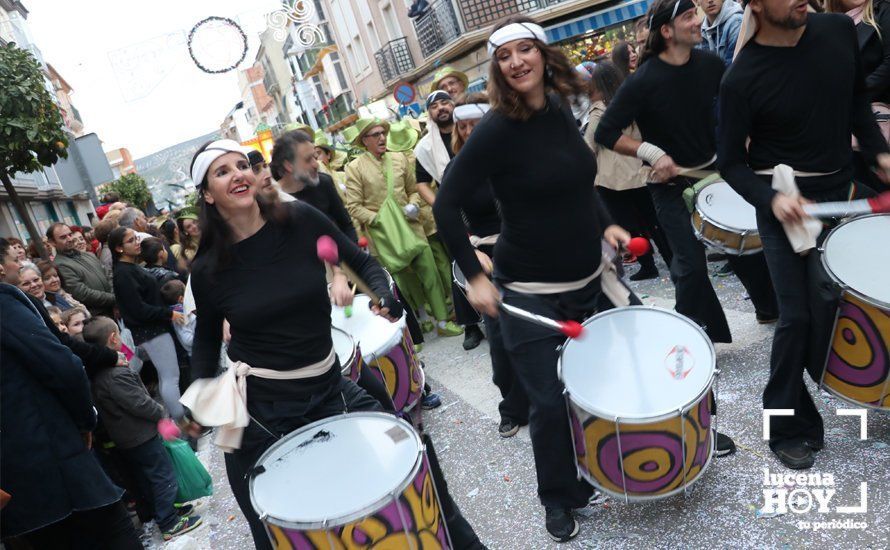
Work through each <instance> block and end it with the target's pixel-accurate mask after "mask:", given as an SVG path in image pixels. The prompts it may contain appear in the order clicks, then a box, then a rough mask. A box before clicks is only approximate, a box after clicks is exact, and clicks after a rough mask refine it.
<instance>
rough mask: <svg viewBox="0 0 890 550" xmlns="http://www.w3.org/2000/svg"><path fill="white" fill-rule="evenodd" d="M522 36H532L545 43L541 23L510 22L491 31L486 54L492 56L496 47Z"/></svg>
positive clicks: (544, 34) (545, 38) (545, 35)
mask: <svg viewBox="0 0 890 550" xmlns="http://www.w3.org/2000/svg"><path fill="white" fill-rule="evenodd" d="M522 38H533V39H535V40H539V41H541V42H543V43H544V44H547V43H548V42H547V34H546V33H545V32H544V29H543V27H541V25H537V24H535V23H510V24H509V25H507V26H506V27H502V28H500V29H498V30H496V31H494V32H493V33H492V35H491V36H489V37H488V55H490V56H493V55H494V52H496V51H497V49H498V48H500V47H501V46H503V45H504V44H506V43H507V42H512V41H514V40H519V39H522Z"/></svg>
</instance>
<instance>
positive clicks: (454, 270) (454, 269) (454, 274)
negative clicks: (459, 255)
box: [451, 260, 467, 292]
mask: <svg viewBox="0 0 890 550" xmlns="http://www.w3.org/2000/svg"><path fill="white" fill-rule="evenodd" d="M459 270H460V266H458V265H457V262H456V261H454V260H452V261H451V278H452V279H453V280H454V284H456V285H457V286H459V287H460V289H461V290H463V291H464V292H466V291H467V285H465V284H463V285H462V284H460V282H459V281H458V280H457V272H458V271H459ZM460 274H461V275H463V274H464V272H463V271H461V272H460ZM466 280H467V277H466V275H464V281H466Z"/></svg>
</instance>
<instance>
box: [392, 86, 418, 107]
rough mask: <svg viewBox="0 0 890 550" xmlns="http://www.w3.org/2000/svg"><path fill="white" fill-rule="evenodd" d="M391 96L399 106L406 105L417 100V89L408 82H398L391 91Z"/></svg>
mask: <svg viewBox="0 0 890 550" xmlns="http://www.w3.org/2000/svg"><path fill="white" fill-rule="evenodd" d="M392 96H393V97H394V98H395V99H396V101H397V102H398V103H399V105H408V104H410V103H413V102H414V100H415V99H416V98H417V88H415V87H414V85H413V84H411V83H410V82H399V83H398V84H396V87H395V88H394V89H393V92H392Z"/></svg>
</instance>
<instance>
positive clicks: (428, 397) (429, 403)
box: [420, 392, 442, 411]
mask: <svg viewBox="0 0 890 550" xmlns="http://www.w3.org/2000/svg"><path fill="white" fill-rule="evenodd" d="M420 406H421V407H423V410H425V411H430V410H433V409H435V408H437V407H441V406H442V398H441V397H439V394H436V393H432V392H429V393H425V394H423V397H422V398H421V399H420Z"/></svg>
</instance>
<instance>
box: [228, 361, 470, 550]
mask: <svg viewBox="0 0 890 550" xmlns="http://www.w3.org/2000/svg"><path fill="white" fill-rule="evenodd" d="M248 410H249V411H250V415H251V417H252V418H253V419H254V421H252V422H251V423H250V425H249V426H248V427H247V428H245V430H244V439H243V440H242V443H241V448H240V449H238V450H237V451H235V452H234V453H226V455H225V461H226V474H227V476H228V478H229V485H230V486H231V488H232V493H233V494H234V495H235V500H236V501H237V502H238V506H239V507H240V508H241V512H242V513H243V514H244V516H245V517H246V518H247V522H248V524H249V525H250V531H251V534H252V535H253V541H254V545H255V546H256V547H257V548H258V549H263V550H266V549H268V550H271V549H272V543H271V542H270V541H269V537H268V535H267V534H266V530H265V528H264V527H263V523H262V522H261V521H260V519H259V517H258V516H257V514H256V512H255V511H254V509H253V506H252V505H251V504H250V488H249V481H250V470H251V469H252V468H253V467H254V465H255V464H256V461H257V459H258V458H259V457H260V455H261V454H263V452H265V451H266V449H268V448H269V447H270V446H271V445H272V444H273V443H275V442H276V441H277V440H278V439H279V438H281V437H283V436H285V435H287V434H289V433H290V432H292V431H294V430H296V429H298V428H301V427H303V426H305V425H306V424H309V423H311V422H315V421H316V420H321V419H323V418H327V417H330V416H334V415H337V414H342V413H346V412H357V411H379V410H381V406H380V404H379V403H378V402H377V401H376V400H375V399H374V398H373V397H371V396H370V395H368V394H367V393H366V392H365V391H364V390H362V389H361V388H359V387H358V386H357V385H355V384H354V383H353V382H351V381H350V380H347V379H346V378H343V377H337V379H336V382H335V383H333V384H332V385H331V386H330V388H329V389H328V390H327V391H325V392H318V393H316V394H313V395H312V396H309V397H306V398H304V399H291V400H288V401H274V402H270V401H254V402H250V401H249V402H248ZM260 424H262V426H263V427H261V426H260ZM264 428H265V429H264ZM266 430H268V432H267V431H266ZM269 432H271V433H269ZM424 442H425V443H426V445H427V452H428V456H429V458H430V469H431V471H432V474H433V478H434V481H435V484H436V491H437V492H438V495H439V499H440V501H441V502H440V504H441V505H442V512H443V514H444V515H445V522H446V524H447V526H448V532H449V533H450V535H451V540H452V542H453V543H454V546H455V548H458V549H465V548H467V549H470V548H479V547H481V544H480V542H479V538H478V537H477V536H476V533H475V532H473V528H472V527H471V526H470V524H469V523H468V522H467V520H466V519H464V517H463V516H462V515H461V513H460V510H459V509H458V507H457V504H455V503H454V501H453V500H452V499H451V495H450V494H449V492H448V485H447V484H446V483H445V476H444V474H443V473H442V470H441V468H439V463H438V461H437V460H435V451H434V450H433V447H432V442H431V441H430V440H429V438H428V437H424Z"/></svg>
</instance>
